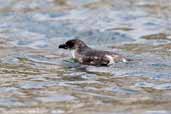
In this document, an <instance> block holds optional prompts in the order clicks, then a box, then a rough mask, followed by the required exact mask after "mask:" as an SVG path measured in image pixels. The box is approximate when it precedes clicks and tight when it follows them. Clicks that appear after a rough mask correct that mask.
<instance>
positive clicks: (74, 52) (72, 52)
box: [71, 50, 76, 59]
mask: <svg viewBox="0 0 171 114" xmlns="http://www.w3.org/2000/svg"><path fill="white" fill-rule="evenodd" d="M71 54H72V57H73V58H74V59H75V58H76V50H71Z"/></svg>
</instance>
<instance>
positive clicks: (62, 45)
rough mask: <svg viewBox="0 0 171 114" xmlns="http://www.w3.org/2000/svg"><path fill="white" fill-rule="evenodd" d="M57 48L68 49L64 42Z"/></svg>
mask: <svg viewBox="0 0 171 114" xmlns="http://www.w3.org/2000/svg"><path fill="white" fill-rule="evenodd" d="M58 48H62V49H68V46H67V45H66V44H61V45H59V47H58Z"/></svg>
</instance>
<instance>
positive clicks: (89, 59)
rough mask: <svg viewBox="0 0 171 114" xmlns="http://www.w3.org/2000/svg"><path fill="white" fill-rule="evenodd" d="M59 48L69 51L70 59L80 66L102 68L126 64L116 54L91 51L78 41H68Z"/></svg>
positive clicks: (124, 60) (123, 58)
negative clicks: (115, 64)
mask: <svg viewBox="0 0 171 114" xmlns="http://www.w3.org/2000/svg"><path fill="white" fill-rule="evenodd" d="M59 48H63V49H70V50H71V53H72V57H73V58H74V59H76V60H77V61H78V62H79V63H81V64H87V65H96V66H102V65H111V64H114V63H116V62H127V59H126V58H125V57H123V56H121V55H119V54H117V53H114V52H110V51H101V50H96V49H92V48H90V47H88V46H87V45H86V44H85V43H84V42H83V41H81V40H79V39H73V40H69V41H67V42H66V43H65V44H61V45H59Z"/></svg>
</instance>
